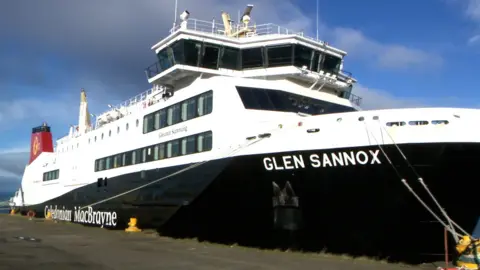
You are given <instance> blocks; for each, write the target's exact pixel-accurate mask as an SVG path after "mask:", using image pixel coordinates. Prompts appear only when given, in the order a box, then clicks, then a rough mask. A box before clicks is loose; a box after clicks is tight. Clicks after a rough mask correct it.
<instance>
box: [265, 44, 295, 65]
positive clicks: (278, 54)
mask: <svg viewBox="0 0 480 270" xmlns="http://www.w3.org/2000/svg"><path fill="white" fill-rule="evenodd" d="M292 49H293V45H282V46H275V47H269V48H267V55H268V67H281V66H291V65H292V64H293V63H292V57H293V50H292Z"/></svg>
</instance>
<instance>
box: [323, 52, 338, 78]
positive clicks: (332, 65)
mask: <svg viewBox="0 0 480 270" xmlns="http://www.w3.org/2000/svg"><path fill="white" fill-rule="evenodd" d="M341 64H342V58H340V57H338V56H335V55H331V54H328V53H327V54H325V55H324V56H323V60H322V66H321V70H323V71H325V72H326V73H331V74H338V73H339V72H340V66H341Z"/></svg>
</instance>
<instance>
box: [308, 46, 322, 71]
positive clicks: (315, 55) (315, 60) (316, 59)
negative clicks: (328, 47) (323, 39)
mask: <svg viewBox="0 0 480 270" xmlns="http://www.w3.org/2000/svg"><path fill="white" fill-rule="evenodd" d="M321 56H322V54H321V53H320V52H319V51H314V52H313V58H312V64H311V65H310V70H311V71H313V72H318V71H319V70H318V67H319V66H320V60H321Z"/></svg>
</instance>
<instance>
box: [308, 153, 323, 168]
mask: <svg viewBox="0 0 480 270" xmlns="http://www.w3.org/2000/svg"><path fill="white" fill-rule="evenodd" d="M319 158H320V157H319V156H318V155H317V154H313V155H310V165H312V167H314V168H318V167H320V166H322V164H321V163H320V160H319Z"/></svg>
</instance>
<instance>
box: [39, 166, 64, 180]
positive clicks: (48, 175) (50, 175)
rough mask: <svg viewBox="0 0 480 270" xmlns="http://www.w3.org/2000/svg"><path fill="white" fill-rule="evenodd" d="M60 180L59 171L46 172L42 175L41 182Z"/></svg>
mask: <svg viewBox="0 0 480 270" xmlns="http://www.w3.org/2000/svg"><path fill="white" fill-rule="evenodd" d="M59 178H60V169H56V170H52V171H48V172H44V173H43V177H42V181H43V182H46V181H52V180H58V179H59Z"/></svg>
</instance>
